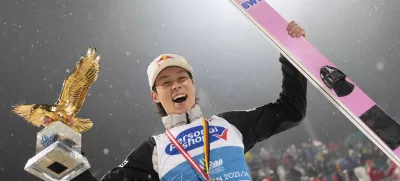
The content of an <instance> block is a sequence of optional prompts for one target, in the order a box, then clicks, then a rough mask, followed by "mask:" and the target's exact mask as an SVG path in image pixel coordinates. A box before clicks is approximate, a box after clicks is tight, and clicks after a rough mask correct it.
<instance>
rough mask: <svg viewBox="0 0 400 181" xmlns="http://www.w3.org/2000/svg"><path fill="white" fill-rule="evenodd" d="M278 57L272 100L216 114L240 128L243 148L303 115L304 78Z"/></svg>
mask: <svg viewBox="0 0 400 181" xmlns="http://www.w3.org/2000/svg"><path fill="white" fill-rule="evenodd" d="M279 61H280V62H281V64H282V65H281V66H282V67H281V69H282V73H283V80H282V91H281V93H280V94H279V98H278V99H277V100H276V102H274V103H269V104H266V105H263V106H260V107H257V108H254V109H251V110H246V111H230V112H224V113H221V114H219V115H218V116H219V117H222V118H224V119H226V120H227V121H228V122H230V123H231V124H232V125H234V126H235V127H236V128H237V129H238V130H239V131H240V132H241V134H242V138H243V144H244V147H245V152H247V151H249V150H250V149H251V148H252V147H253V146H254V145H255V144H256V143H257V142H260V141H263V140H265V139H267V138H269V137H271V136H272V135H275V134H278V133H280V132H283V131H285V130H288V129H290V128H293V127H295V126H297V125H299V124H300V122H301V121H302V120H303V119H304V117H305V115H306V106H307V99H306V95H307V79H306V78H305V77H304V76H303V75H302V74H301V73H300V72H299V71H298V70H297V69H296V68H295V67H294V66H293V65H292V64H291V63H290V62H289V61H288V60H287V59H286V58H285V57H284V56H282V55H281V56H280V58H279Z"/></svg>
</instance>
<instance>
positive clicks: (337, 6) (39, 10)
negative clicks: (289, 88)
mask: <svg viewBox="0 0 400 181" xmlns="http://www.w3.org/2000/svg"><path fill="white" fill-rule="evenodd" d="M268 2H270V3H271V5H272V6H273V7H274V8H276V10H277V11H278V12H280V13H281V14H282V15H283V16H284V17H285V18H286V19H287V20H295V21H296V22H298V23H299V24H300V25H301V26H303V27H304V28H305V30H306V33H307V39H308V40H309V41H310V42H312V43H313V44H314V45H315V46H316V47H317V48H318V49H319V50H320V51H321V52H322V53H323V54H324V55H325V56H326V57H328V58H329V59H330V60H331V61H332V62H334V64H336V65H337V66H338V67H340V68H341V69H342V70H343V71H344V72H345V73H346V74H347V75H348V76H350V77H351V79H352V80H353V81H354V82H355V83H357V85H358V86H359V87H360V88H361V89H363V90H364V91H365V92H366V93H367V94H368V95H370V97H371V98H372V99H374V100H375V101H376V102H377V103H378V104H379V105H380V106H381V107H382V108H383V109H384V110H385V111H386V112H387V113H388V114H389V115H391V116H393V117H394V118H395V119H396V118H397V119H399V118H400V113H399V112H398V109H399V107H400V81H399V80H398V78H399V75H398V74H399V68H400V67H399V66H400V65H399V63H398V61H399V57H400V51H399V47H400V34H399V32H400V18H399V17H398V15H399V14H400V8H399V7H400V1H398V0H381V1H376V0H351V1H350V0H336V1H317V0H303V1H298V0H269V1H268ZM89 45H90V46H93V47H96V48H98V50H99V54H100V55H101V58H102V59H101V63H102V64H101V67H102V70H101V72H100V75H99V78H98V80H97V82H95V84H94V85H93V86H92V87H91V90H90V96H88V97H87V99H86V102H85V104H84V106H83V108H82V110H81V112H80V113H79V116H80V117H87V118H90V119H92V120H93V122H94V127H93V128H92V129H91V130H90V131H89V132H87V133H84V134H83V149H84V150H85V152H86V156H87V157H88V159H89V161H90V163H91V165H92V168H91V170H92V172H93V173H94V174H95V175H96V176H97V178H100V177H101V176H102V175H104V174H105V173H106V172H107V171H108V170H110V169H112V168H113V167H115V166H117V165H118V164H120V163H121V162H122V161H123V160H124V158H125V157H126V156H127V155H128V154H129V152H130V151H131V150H132V149H133V148H135V147H136V146H137V145H138V144H139V143H140V142H141V141H143V140H144V139H146V138H147V137H149V136H151V135H153V134H156V133H157V134H158V133H161V132H163V131H164V128H163V126H162V124H161V121H160V118H159V117H157V115H156V114H155V106H154V105H153V103H152V100H151V98H150V92H149V87H148V84H147V75H146V69H147V66H148V64H149V63H150V61H152V60H153V59H154V58H155V57H157V56H158V55H159V54H161V53H175V54H180V55H183V56H184V57H186V58H187V59H188V61H189V62H190V63H191V64H192V66H193V67H194V70H195V74H194V75H195V81H196V87H197V90H198V93H199V98H200V106H201V107H202V109H203V112H204V113H205V114H206V115H207V116H211V115H212V114H215V113H219V112H222V111H230V110H239V109H250V108H253V107H255V106H260V105H262V104H267V103H269V102H272V101H275V100H276V98H277V97H278V93H279V91H280V88H281V81H282V80H281V78H282V76H281V71H280V64H279V62H278V57H279V52H278V51H277V50H275V49H274V47H273V46H272V45H271V44H270V43H269V42H268V41H267V40H266V39H265V38H264V36H263V35H262V34H261V33H260V32H259V31H258V30H257V29H256V28H255V26H254V25H253V24H251V23H250V22H249V21H248V20H247V19H246V18H245V17H243V16H242V14H241V13H240V12H239V11H238V10H237V9H236V7H234V6H233V5H232V4H231V3H230V2H229V0H219V1H216V0H207V1H184V0H168V1H156V0H144V1H136V0H134V1H127V0H120V1H106V0H85V1H84V0H81V1H72V0H63V1H61V0H54V1H28V0H26V1H25V0H23V1H21V0H1V1H0V51H1V56H0V57H1V58H0V121H1V126H0V178H1V180H3V179H5V180H8V181H11V180H24V181H27V180H37V179H36V178H35V177H33V176H29V174H28V173H27V172H25V171H24V170H23V168H24V165H25V164H26V161H27V160H28V159H29V158H31V157H32V156H33V154H34V150H35V141H36V133H37V132H38V131H40V130H41V129H42V128H36V127H33V126H31V125H29V124H27V123H26V122H25V121H24V120H22V119H21V118H19V117H17V116H15V115H13V114H11V112H10V111H11V105H13V104H16V103H48V104H51V103H54V102H55V101H56V100H57V98H58V96H59V94H60V90H61V86H62V82H63V80H64V79H65V78H66V76H67V75H68V74H69V72H70V71H72V70H73V69H74V68H75V64H76V62H77V61H78V59H79V57H80V56H81V55H83V54H85V53H86V51H87V47H88V46H89ZM354 131H356V128H355V127H354V126H353V125H352V124H351V123H350V122H349V121H348V120H347V119H346V118H345V117H344V116H343V115H342V114H341V113H340V112H339V111H338V110H337V109H336V108H335V107H334V106H333V105H332V104H331V103H330V102H329V101H328V100H326V99H325V98H324V97H323V96H322V94H321V93H319V92H318V91H317V90H316V89H315V88H314V87H313V86H312V84H309V91H308V113H307V117H306V120H305V122H303V124H301V125H300V126H298V127H296V128H294V129H291V130H290V131H287V132H285V133H282V134H279V135H276V136H274V137H273V138H271V139H269V140H267V141H264V142H262V143H260V144H259V145H258V146H257V147H255V148H254V150H256V149H258V148H259V147H261V146H266V145H273V146H275V147H281V146H286V145H289V144H292V143H301V142H305V141H308V140H309V138H310V137H314V136H315V137H317V138H319V139H321V140H323V141H326V142H327V141H341V140H343V138H344V136H346V135H348V134H351V133H353V132H354Z"/></svg>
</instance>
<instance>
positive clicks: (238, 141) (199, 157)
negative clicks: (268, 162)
mask: <svg viewBox="0 0 400 181" xmlns="http://www.w3.org/2000/svg"><path fill="white" fill-rule="evenodd" d="M287 31H288V34H289V35H291V36H292V37H293V38H294V37H301V36H304V37H305V32H304V30H303V29H302V28H301V27H300V26H298V25H297V24H296V23H295V22H293V21H292V22H290V23H289V24H288V26H287ZM279 61H280V62H281V63H282V72H283V77H284V78H283V85H282V92H281V93H280V96H279V99H278V100H277V101H276V102H275V103H269V104H266V105H263V106H260V107H257V108H254V109H252V110H247V111H231V112H224V113H221V114H218V115H215V116H212V117H211V118H209V119H205V118H204V119H203V115H202V112H201V109H200V107H199V106H198V105H197V104H196V99H195V91H196V89H195V84H194V80H193V75H192V71H193V69H192V67H191V66H190V65H189V64H188V63H187V62H186V60H185V59H184V58H183V57H182V56H179V55H173V54H165V55H160V56H159V57H157V58H156V59H155V60H154V61H153V62H152V63H151V64H150V65H149V67H148V70H147V74H148V79H149V86H150V89H151V97H152V99H153V101H154V102H155V103H156V105H157V108H158V110H159V114H160V115H161V116H162V122H163V124H164V125H165V128H166V133H164V134H160V135H158V136H153V137H150V138H149V139H148V140H147V141H144V142H142V143H141V144H140V145H139V146H138V147H137V148H135V149H134V150H133V151H132V152H131V153H130V155H129V156H128V157H127V158H126V160H125V161H124V162H123V163H122V164H121V165H119V166H118V167H116V168H114V169H112V170H111V171H110V172H109V173H108V174H106V175H105V176H103V178H102V179H101V180H102V181H134V180H213V179H216V180H228V179H229V180H251V177H250V171H249V169H248V168H247V166H246V161H245V159H244V153H246V152H247V151H249V150H250V149H251V148H252V147H253V146H254V145H255V144H256V143H257V142H260V141H262V140H265V139H267V138H269V137H271V136H272V135H275V134H278V133H280V132H283V131H285V130H287V129H290V128H292V127H294V126H297V125H298V124H300V122H301V121H302V120H303V118H304V116H305V114H306V113H305V112H306V86H307V80H306V78H305V77H304V76H302V75H301V74H300V73H299V72H298V71H297V70H296V69H295V68H294V67H293V66H292V65H291V64H290V63H289V62H288V61H287V60H286V59H285V58H284V57H283V56H281V57H280V58H279ZM43 122H44V125H45V126H46V125H48V124H50V123H51V122H52V120H50V119H49V118H44V119H43ZM207 133H208V134H207ZM203 140H204V141H203ZM94 180H96V179H95V178H94V177H93V176H92V175H91V174H90V172H89V171H86V172H84V173H82V174H81V175H80V176H78V177H77V178H75V179H73V181H94Z"/></svg>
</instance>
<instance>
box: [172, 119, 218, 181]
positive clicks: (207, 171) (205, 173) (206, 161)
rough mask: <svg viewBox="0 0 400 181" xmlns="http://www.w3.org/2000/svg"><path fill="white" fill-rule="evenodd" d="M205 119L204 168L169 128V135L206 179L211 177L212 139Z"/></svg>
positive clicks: (176, 146)
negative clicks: (210, 139)
mask: <svg viewBox="0 0 400 181" xmlns="http://www.w3.org/2000/svg"><path fill="white" fill-rule="evenodd" d="M202 121H203V133H204V134H203V143H204V170H203V169H201V167H200V166H199V165H198V164H197V163H196V162H195V161H194V159H193V158H192V157H191V156H190V155H189V153H188V152H187V151H186V150H185V149H184V148H183V147H182V145H181V144H180V143H179V142H178V140H176V138H175V137H174V136H173V135H172V133H171V132H170V131H169V129H167V137H168V139H169V140H170V141H171V142H172V144H174V146H175V148H176V149H178V151H179V152H180V153H181V155H182V156H183V157H185V159H186V160H187V161H188V162H189V164H190V165H191V166H192V167H193V168H194V169H195V170H196V171H197V172H198V173H199V174H200V175H201V176H202V177H203V178H204V179H205V180H211V179H210V168H209V162H210V141H209V129H208V122H207V121H206V120H205V119H204V118H202Z"/></svg>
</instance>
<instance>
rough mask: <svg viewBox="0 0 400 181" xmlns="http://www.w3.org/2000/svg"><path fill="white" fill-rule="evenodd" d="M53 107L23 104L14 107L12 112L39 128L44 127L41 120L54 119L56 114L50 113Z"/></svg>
mask: <svg viewBox="0 0 400 181" xmlns="http://www.w3.org/2000/svg"><path fill="white" fill-rule="evenodd" d="M51 107H52V105H47V104H21V105H15V106H13V110H12V112H14V113H15V114H17V115H19V116H21V117H22V118H24V119H25V120H26V121H27V122H29V123H31V124H33V125H34V126H37V127H39V126H41V125H42V122H41V119H42V118H43V117H45V116H47V117H50V118H52V117H54V113H53V112H51V111H50V109H51Z"/></svg>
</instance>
